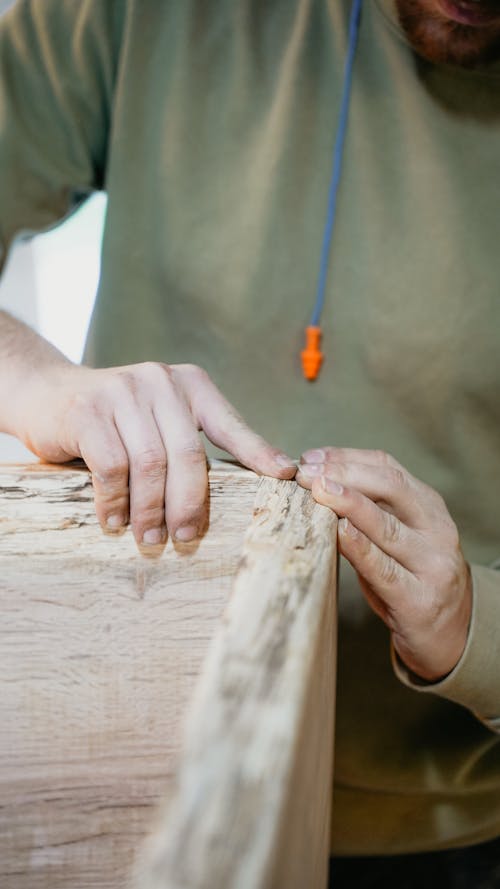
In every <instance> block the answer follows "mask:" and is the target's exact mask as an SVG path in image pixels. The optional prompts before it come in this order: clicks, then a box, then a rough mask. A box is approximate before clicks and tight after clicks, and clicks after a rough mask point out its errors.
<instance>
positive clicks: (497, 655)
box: [392, 565, 500, 733]
mask: <svg viewBox="0 0 500 889" xmlns="http://www.w3.org/2000/svg"><path fill="white" fill-rule="evenodd" d="M471 571H472V585H473V586H472V590H473V599H472V618H471V624H470V628H469V635H468V638H467V643H466V646H465V649H464V651H463V654H462V657H461V658H460V660H459V662H458V664H457V665H456V667H455V668H454V669H453V670H452V672H451V673H449V674H448V675H447V676H446V677H445V678H444V679H441V680H440V681H439V682H425V680H419V679H418V677H417V676H415V675H414V674H413V673H411V671H410V670H408V668H407V667H405V665H404V664H403V663H402V661H401V660H400V658H399V657H398V655H397V653H396V652H395V650H394V648H392V663H393V667H394V670H395V673H396V675H397V676H398V678H399V679H400V680H401V682H403V683H404V684H405V685H407V686H409V687H410V688H413V689H415V690H416V691H419V692H423V693H424V694H425V693H430V694H435V695H439V696H440V697H443V698H448V700H450V701H455V703H457V704H462V705H463V706H464V707H467V708H468V709H469V710H471V711H472V713H474V715H475V716H477V718H478V719H479V720H480V721H481V722H483V723H484V724H485V725H486V726H488V728H490V729H491V730H492V731H494V732H498V733H500V571H497V570H495V569H493V568H484V567H482V566H480V565H471Z"/></svg>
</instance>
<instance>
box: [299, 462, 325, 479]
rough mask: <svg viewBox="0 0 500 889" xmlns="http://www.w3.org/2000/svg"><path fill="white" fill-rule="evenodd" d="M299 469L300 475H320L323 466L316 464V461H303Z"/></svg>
mask: <svg viewBox="0 0 500 889" xmlns="http://www.w3.org/2000/svg"><path fill="white" fill-rule="evenodd" d="M299 471H300V473H301V475H305V476H306V477H307V478H309V477H310V476H313V475H314V476H316V475H321V473H322V472H323V466H318V464H317V463H303V464H302V465H301V466H299Z"/></svg>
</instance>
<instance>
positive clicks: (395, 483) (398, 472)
mask: <svg viewBox="0 0 500 889" xmlns="http://www.w3.org/2000/svg"><path fill="white" fill-rule="evenodd" d="M389 480H390V484H391V487H393V488H398V489H399V490H401V489H404V488H406V487H408V477H407V475H406V473H405V472H403V470H402V469H397V468H396V467H394V466H391V467H390V468H389Z"/></svg>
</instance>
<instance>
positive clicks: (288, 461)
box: [274, 454, 297, 469]
mask: <svg viewBox="0 0 500 889" xmlns="http://www.w3.org/2000/svg"><path fill="white" fill-rule="evenodd" d="M274 462H275V463H277V464H278V466H282V467H283V468H284V469H291V468H292V466H293V467H294V468H295V467H296V465H297V464H296V463H295V460H292V458H291V457H287V455H286V454H278V455H277V457H275V458H274Z"/></svg>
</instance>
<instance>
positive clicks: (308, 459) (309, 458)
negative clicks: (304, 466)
mask: <svg viewBox="0 0 500 889" xmlns="http://www.w3.org/2000/svg"><path fill="white" fill-rule="evenodd" d="M302 459H303V461H304V463H324V462H325V452H324V451H322V450H319V449H317V450H315V451H306V452H305V454H302Z"/></svg>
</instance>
